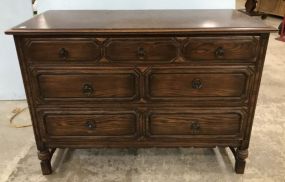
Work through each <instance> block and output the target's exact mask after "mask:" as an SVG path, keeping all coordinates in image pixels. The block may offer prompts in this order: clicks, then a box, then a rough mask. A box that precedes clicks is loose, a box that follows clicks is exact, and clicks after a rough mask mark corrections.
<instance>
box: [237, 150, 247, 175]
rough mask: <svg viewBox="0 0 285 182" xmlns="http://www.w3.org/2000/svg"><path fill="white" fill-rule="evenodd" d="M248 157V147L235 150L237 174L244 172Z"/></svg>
mask: <svg viewBox="0 0 285 182" xmlns="http://www.w3.org/2000/svg"><path fill="white" fill-rule="evenodd" d="M247 157H248V149H245V150H240V149H236V152H235V159H236V163H235V171H236V173H237V174H243V173H244V169H245V164H246V160H245V159H246V158H247Z"/></svg>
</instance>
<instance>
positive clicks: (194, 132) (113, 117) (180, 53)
mask: <svg viewBox="0 0 285 182" xmlns="http://www.w3.org/2000/svg"><path fill="white" fill-rule="evenodd" d="M270 31H275V29H273V28H271V27H268V26H267V25H264V24H263V23H261V22H260V20H257V19H254V18H250V17H247V16H246V15H244V14H242V13H240V12H238V11H234V10H163V11H162V10H151V11H48V12H46V13H43V14H41V15H38V16H36V17H34V18H32V19H31V20H28V21H26V22H24V23H22V24H20V25H18V26H16V27H15V28H13V29H11V30H9V31H7V32H6V33H7V34H13V35H14V38H15V43H16V48H17V52H18V57H19V63H20V66H21V70H22V76H23V80H24V85H25V89H26V94H27V98H28V103H29V107H30V112H31V117H32V122H33V128H34V133H35V139H36V143H37V148H38V151H39V153H38V157H39V159H40V160H41V167H42V172H43V174H50V173H51V172H52V169H51V165H50V160H51V157H52V154H53V152H54V149H55V148H57V147H60V148H63V147H71V148H89V147H215V146H222V147H230V148H231V150H232V151H233V154H234V156H235V158H236V164H235V171H236V172H237V173H243V172H244V169H245V159H246V158H247V156H248V147H249V141H250V134H251V128H252V123H253V118H254V110H255V106H256V101H257V96H258V89H259V85H260V80H261V75H262V69H263V64H264V58H265V54H266V47H267V43H268V37H269V33H270Z"/></svg>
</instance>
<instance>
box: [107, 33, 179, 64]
mask: <svg viewBox="0 0 285 182" xmlns="http://www.w3.org/2000/svg"><path fill="white" fill-rule="evenodd" d="M105 49H106V53H105V54H106V58H107V59H108V60H109V61H111V62H116V63H118V62H147V63H150V62H157V63H169V62H172V61H173V60H174V59H175V58H176V57H177V53H178V46H177V42H176V40H175V39H171V38H157V39H155V38H153V39H148V38H133V39H129V38H126V39H123V38H114V39H109V40H108V42H107V44H106V48H105Z"/></svg>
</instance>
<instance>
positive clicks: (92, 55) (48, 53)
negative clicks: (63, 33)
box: [24, 38, 101, 63]
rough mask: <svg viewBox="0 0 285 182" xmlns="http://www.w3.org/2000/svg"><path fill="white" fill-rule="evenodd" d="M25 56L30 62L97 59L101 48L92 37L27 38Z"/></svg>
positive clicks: (64, 61) (66, 61)
mask: <svg viewBox="0 0 285 182" xmlns="http://www.w3.org/2000/svg"><path fill="white" fill-rule="evenodd" d="M25 42H26V43H25V49H24V50H25V52H26V54H25V55H26V57H27V59H28V60H29V61H31V62H36V63H43V62H54V63H68V62H86V61H93V62H94V61H97V60H99V59H100V57H101V48H100V46H99V44H98V43H97V42H96V39H92V38H28V39H26V40H25Z"/></svg>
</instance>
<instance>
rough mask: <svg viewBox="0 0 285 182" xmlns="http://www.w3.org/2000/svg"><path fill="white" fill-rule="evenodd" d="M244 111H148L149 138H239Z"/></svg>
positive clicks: (242, 125)
mask: <svg viewBox="0 0 285 182" xmlns="http://www.w3.org/2000/svg"><path fill="white" fill-rule="evenodd" d="M245 117H246V115H245V112H243V111H240V110H225V109H224V110H220V111H219V110H213V109H209V110H207V109H205V110H201V109H193V108H191V109H188V111H187V110H185V109H184V110H182V111H179V110H176V109H173V110H164V111H150V113H149V114H148V117H147V135H148V136H149V137H182V136H183V137H187V136H189V137H195V136H200V137H202V136H204V137H213V136H215V135H216V136H224V137H241V136H242V128H243V127H244V121H245Z"/></svg>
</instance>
